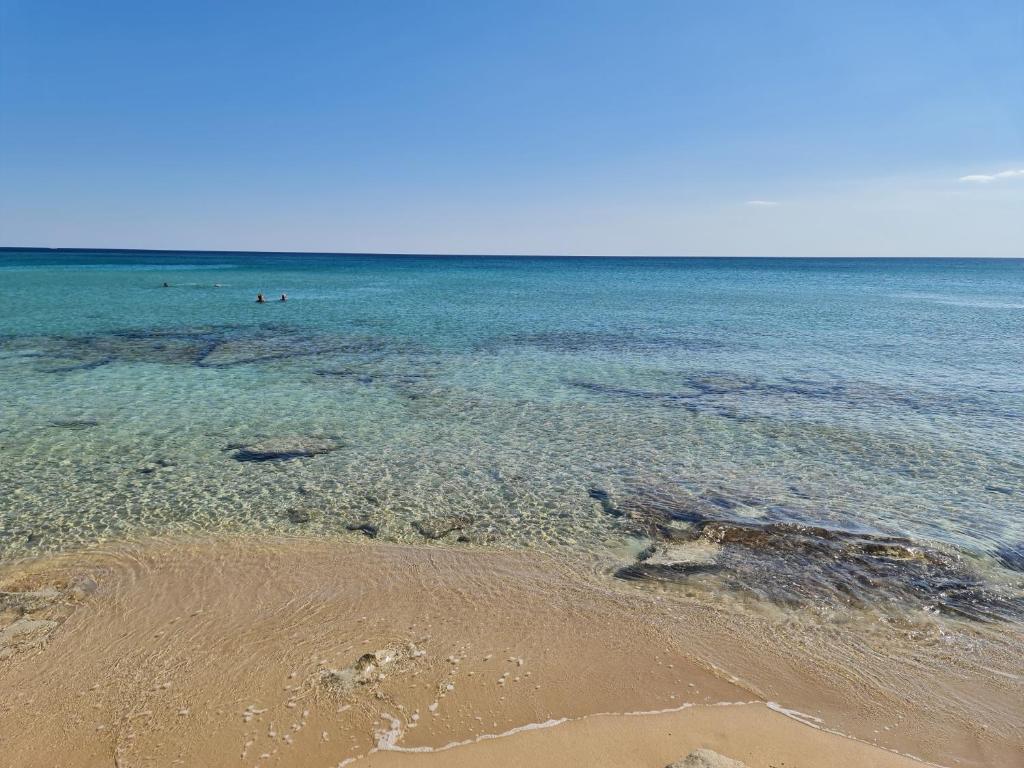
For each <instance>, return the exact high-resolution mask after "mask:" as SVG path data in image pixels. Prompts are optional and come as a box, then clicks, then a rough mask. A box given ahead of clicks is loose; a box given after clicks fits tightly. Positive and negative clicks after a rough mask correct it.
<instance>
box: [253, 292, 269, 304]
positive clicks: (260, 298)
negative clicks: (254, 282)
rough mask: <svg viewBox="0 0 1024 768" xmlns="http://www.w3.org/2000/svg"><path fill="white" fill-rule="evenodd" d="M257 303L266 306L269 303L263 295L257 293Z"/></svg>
mask: <svg viewBox="0 0 1024 768" xmlns="http://www.w3.org/2000/svg"><path fill="white" fill-rule="evenodd" d="M256 303H257V304H266V303H267V300H266V299H265V298H264V297H263V294H262V293H257V294H256Z"/></svg>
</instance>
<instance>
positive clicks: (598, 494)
mask: <svg viewBox="0 0 1024 768" xmlns="http://www.w3.org/2000/svg"><path fill="white" fill-rule="evenodd" d="M587 496H589V497H590V498H592V499H593V500H594V501H596V502H597V503H598V504H600V505H601V510H602V511H603V512H604V513H605V514H606V515H610V516H611V517H622V515H623V512H622V510H621V509H619V508H618V507H616V506H615V504H614V502H612V498H611V495H610V494H609V493H608V491H606V490H605V489H604V488H597V487H593V488H587Z"/></svg>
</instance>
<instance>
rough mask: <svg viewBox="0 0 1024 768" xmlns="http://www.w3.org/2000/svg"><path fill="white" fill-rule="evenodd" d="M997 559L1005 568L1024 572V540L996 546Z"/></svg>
mask: <svg viewBox="0 0 1024 768" xmlns="http://www.w3.org/2000/svg"><path fill="white" fill-rule="evenodd" d="M995 554H996V560H998V561H999V562H1000V563H1002V565H1003V567H1004V568H1009V569H1010V570H1011V571H1019V572H1021V573H1024V541H1022V542H1018V543H1017V544H1000V545H999V546H998V547H997V548H996V553H995Z"/></svg>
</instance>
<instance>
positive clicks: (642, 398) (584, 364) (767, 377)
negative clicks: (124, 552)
mask: <svg viewBox="0 0 1024 768" xmlns="http://www.w3.org/2000/svg"><path fill="white" fill-rule="evenodd" d="M258 293H262V294H264V295H265V297H266V299H267V300H266V302H265V303H257V301H256V297H257V294H258ZM282 294H286V295H287V301H282V300H281V299H280V297H281V295H282ZM1022 480H1024V261H1022V260H985V259H969V260H968V259H964V260H948V259H813V258H801V259H795V258H793V259H789V258H777V259H747V258H729V259H711V258H678V259H677V258H561V257H545V258H534V257H499V256H480V257H473V256H388V255H338V254H309V253H235V252H232V253H207V252H132V251H103V250H69V251H60V250H14V249H6V250H4V251H2V252H0V562H3V561H11V560H15V559H19V558H26V557H35V556H38V555H43V554H46V553H52V552H66V551H73V550H75V549H77V548H88V547H90V546H95V545H97V544H103V543H105V542H112V541H119V540H131V539H137V538H142V537H148V536H152V535H157V536H166V535H172V536H173V535H205V534H207V533H223V534H231V533H235V532H239V533H241V532H244V533H250V534H251V533H255V534H262V533H269V534H274V535H284V536H292V535H294V536H312V537H321V538H335V539H337V540H339V541H364V540H368V539H376V540H381V541H400V542H411V543H415V544H422V545H423V546H442V547H444V546H447V547H466V548H476V547H497V548H511V549H537V550H543V551H545V552H546V553H548V554H552V553H553V554H554V555H555V556H557V555H558V553H560V552H561V553H565V555H566V557H567V558H572V559H574V560H575V561H578V560H580V559H583V560H585V561H587V562H589V563H592V567H593V569H594V571H595V572H598V573H601V574H603V575H604V576H606V577H607V578H608V579H609V580H610V581H615V582H622V583H623V584H628V585H632V586H636V587H637V588H653V589H665V590H671V589H677V590H683V591H685V592H686V594H689V595H692V596H695V598H694V599H706V600H721V599H722V598H723V596H725V595H728V596H730V597H731V599H735V600H738V601H740V602H742V603H743V604H745V605H751V606H755V607H757V606H760V607H764V608H767V607H771V608H772V609H777V610H782V611H785V610H815V611H822V610H825V611H840V610H842V611H870V612H876V613H878V614H879V615H887V616H889V615H901V616H914V615H939V616H949V617H951V618H952V619H955V620H962V621H970V622H979V623H986V624H992V623H1000V622H1020V621H1021V619H1022V617H1024V597H1022V596H1024V482H1022Z"/></svg>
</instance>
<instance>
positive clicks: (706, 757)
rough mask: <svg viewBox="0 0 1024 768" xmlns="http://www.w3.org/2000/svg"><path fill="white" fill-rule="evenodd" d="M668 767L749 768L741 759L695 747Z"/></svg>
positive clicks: (667, 767)
mask: <svg viewBox="0 0 1024 768" xmlns="http://www.w3.org/2000/svg"><path fill="white" fill-rule="evenodd" d="M666 768H747V766H746V764H744V763H741V762H740V761H739V760H732V759H730V758H728V757H724V756H722V755H720V754H718V753H717V752H712V751H711V750H710V749H695V750H693V752H691V753H690V754H688V755H687V756H686V757H685V758H683V759H682V760H678V761H676V762H674V763H672V764H671V765H669V766H666Z"/></svg>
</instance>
